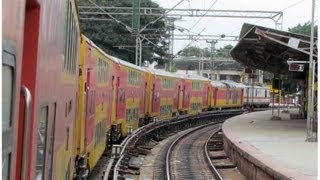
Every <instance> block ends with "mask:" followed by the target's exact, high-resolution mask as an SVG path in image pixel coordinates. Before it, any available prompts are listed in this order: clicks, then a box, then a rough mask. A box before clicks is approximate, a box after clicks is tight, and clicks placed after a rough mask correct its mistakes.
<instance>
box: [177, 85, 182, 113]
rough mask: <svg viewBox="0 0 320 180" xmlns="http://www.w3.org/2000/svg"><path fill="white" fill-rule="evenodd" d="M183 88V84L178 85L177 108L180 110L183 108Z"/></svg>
mask: <svg viewBox="0 0 320 180" xmlns="http://www.w3.org/2000/svg"><path fill="white" fill-rule="evenodd" d="M181 91H182V89H181V86H180V85H179V86H178V105H177V110H180V109H181V108H182V98H183V96H182V93H181Z"/></svg>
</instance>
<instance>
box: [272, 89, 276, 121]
mask: <svg viewBox="0 0 320 180" xmlns="http://www.w3.org/2000/svg"><path fill="white" fill-rule="evenodd" d="M274 93H275V89H273V88H272V116H273V114H274V113H273V111H274Z"/></svg>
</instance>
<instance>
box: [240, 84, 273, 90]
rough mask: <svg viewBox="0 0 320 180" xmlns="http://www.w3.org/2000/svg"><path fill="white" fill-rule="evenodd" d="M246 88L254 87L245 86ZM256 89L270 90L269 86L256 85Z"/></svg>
mask: <svg viewBox="0 0 320 180" xmlns="http://www.w3.org/2000/svg"><path fill="white" fill-rule="evenodd" d="M243 85H244V86H245V87H246V88H250V87H252V84H243ZM253 87H254V88H255V89H269V88H268V87H267V86H264V85H254V86H253Z"/></svg>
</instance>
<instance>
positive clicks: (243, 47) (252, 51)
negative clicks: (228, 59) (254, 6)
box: [231, 23, 318, 74]
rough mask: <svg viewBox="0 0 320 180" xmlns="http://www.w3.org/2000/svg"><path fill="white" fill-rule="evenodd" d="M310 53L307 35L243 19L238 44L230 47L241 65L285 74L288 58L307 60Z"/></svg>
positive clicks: (314, 53) (315, 49) (315, 48)
mask: <svg viewBox="0 0 320 180" xmlns="http://www.w3.org/2000/svg"><path fill="white" fill-rule="evenodd" d="M315 42H317V38H315ZM316 44H317V43H315V45H316ZM317 52H318V49H317V47H314V52H313V59H314V60H317V58H318V57H317ZM309 54H310V37H309V36H305V35H301V34H295V33H290V32H285V31H280V30H275V29H270V28H266V27H262V26H257V25H253V24H246V23H245V24H244V25H243V26H242V29H241V32H240V36H239V42H238V44H237V45H236V46H235V47H234V48H233V49H232V50H231V56H232V57H233V59H235V60H236V61H238V62H240V63H242V64H243V65H245V66H247V67H250V68H253V69H260V70H264V71H268V72H271V73H275V74H288V73H289V66H288V63H287V61H309Z"/></svg>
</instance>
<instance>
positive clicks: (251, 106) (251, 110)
mask: <svg viewBox="0 0 320 180" xmlns="http://www.w3.org/2000/svg"><path fill="white" fill-rule="evenodd" d="M252 72H254V71H252ZM253 94H254V73H253V74H252V96H251V97H252V98H251V111H253Z"/></svg>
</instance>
